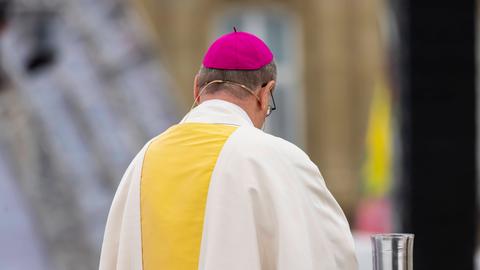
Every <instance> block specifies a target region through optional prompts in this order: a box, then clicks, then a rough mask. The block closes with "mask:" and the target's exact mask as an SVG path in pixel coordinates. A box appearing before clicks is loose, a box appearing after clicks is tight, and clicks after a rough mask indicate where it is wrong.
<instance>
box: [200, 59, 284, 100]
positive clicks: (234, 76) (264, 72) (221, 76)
mask: <svg viewBox="0 0 480 270" xmlns="http://www.w3.org/2000/svg"><path fill="white" fill-rule="evenodd" d="M276 79H277V65H276V64H275V61H273V60H272V62H270V64H267V65H265V66H263V67H261V68H259V69H255V70H236V69H235V70H228V69H214V68H206V67H204V66H203V65H202V67H200V70H199V71H198V79H197V86H198V87H199V88H202V87H204V86H205V85H206V84H207V83H209V82H211V81H213V80H222V81H230V82H235V83H239V84H243V85H245V86H246V87H248V88H250V89H252V90H253V91H255V90H256V89H257V88H258V87H260V86H265V85H266V84H267V83H268V82H269V81H271V80H276ZM232 86H234V85H231V84H222V83H214V84H211V85H210V86H208V89H205V91H207V92H209V93H214V92H216V91H220V90H229V92H230V93H232V94H233V95H234V96H235V97H238V98H244V97H246V96H248V95H249V93H248V92H247V91H245V90H243V89H238V88H239V87H232Z"/></svg>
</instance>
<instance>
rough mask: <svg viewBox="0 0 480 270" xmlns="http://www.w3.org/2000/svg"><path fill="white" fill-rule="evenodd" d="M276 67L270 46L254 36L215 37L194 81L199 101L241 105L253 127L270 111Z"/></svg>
mask: <svg viewBox="0 0 480 270" xmlns="http://www.w3.org/2000/svg"><path fill="white" fill-rule="evenodd" d="M276 77H277V68H276V65H275V61H274V60H273V54H272V53H271V51H270V49H269V48H268V47H267V45H265V43H264V42H263V41H261V40H260V39H259V38H257V37H256V36H254V35H252V34H249V33H245V32H236V31H235V32H233V33H230V34H227V35H224V36H222V37H220V38H219V39H217V40H216V41H215V42H214V43H213V44H212V45H211V46H210V48H209V49H208V51H207V53H206V54H205V57H204V60H203V65H202V66H201V68H200V70H199V72H198V74H197V75H196V76H195V82H194V98H195V100H196V101H199V102H200V103H201V102H202V101H205V100H208V99H223V100H226V101H229V102H232V103H234V104H237V105H239V106H240V107H242V108H243V109H244V110H245V111H246V112H247V114H248V115H249V117H250V119H251V120H252V122H253V123H254V125H255V126H256V127H261V126H262V125H263V123H264V122H265V118H266V116H267V114H268V112H269V110H270V106H269V100H270V96H271V95H272V94H273V90H274V88H275V81H276Z"/></svg>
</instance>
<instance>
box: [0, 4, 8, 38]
mask: <svg viewBox="0 0 480 270" xmlns="http://www.w3.org/2000/svg"><path fill="white" fill-rule="evenodd" d="M9 7H10V0H0V34H1V33H2V32H3V29H5V27H6V25H7V19H8V13H9Z"/></svg>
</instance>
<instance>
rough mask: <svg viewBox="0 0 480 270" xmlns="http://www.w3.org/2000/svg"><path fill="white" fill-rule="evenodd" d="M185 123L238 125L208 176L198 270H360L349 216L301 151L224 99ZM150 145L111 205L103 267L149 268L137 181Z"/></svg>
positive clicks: (197, 111) (212, 102)
mask: <svg viewBox="0 0 480 270" xmlns="http://www.w3.org/2000/svg"><path fill="white" fill-rule="evenodd" d="M182 122H185V123H212V124H223V125H233V126H238V128H237V129H236V130H235V131H233V133H232V134H231V135H230V136H229V137H228V139H227V140H226V141H225V143H224V145H223V147H222V148H221V151H220V152H219V155H218V158H217V159H216V164H215V167H214V169H213V172H212V173H211V179H210V183H209V186H208V196H207V198H206V205H205V214H204V218H203V228H202V232H201V245H200V247H199V256H198V269H200V270H247V269H248V270H274V269H276V270H336V269H338V270H343V269H345V270H347V269H348V270H354V269H357V260H356V257H355V252H354V244H353V239H352V235H351V233H350V228H349V225H348V223H347V220H346V218H345V215H344V214H343V212H342V209H341V208H340V206H339V205H338V203H337V202H336V201H335V199H334V198H333V196H332V194H331V193H330V192H329V191H328V189H327V187H326V185H325V182H324V180H323V178H322V176H321V174H320V171H319V170H318V168H317V166H316V165H315V164H314V163H313V162H312V161H311V160H310V159H309V157H308V156H307V155H306V154H305V153H304V152H303V151H302V150H301V149H299V148H298V147H296V146H295V145H293V144H291V143H289V142H287V141H285V140H283V139H281V138H278V137H275V136H272V135H269V134H266V133H264V132H263V131H262V130H259V129H257V128H255V127H254V126H253V124H252V122H251V120H250V119H249V117H248V115H247V114H246V112H245V111H243V110H242V109H241V108H240V107H238V106H237V105H234V104H232V103H229V102H226V101H222V100H210V101H206V102H203V103H202V104H201V105H199V106H198V107H196V108H195V109H193V110H192V111H191V112H190V113H189V114H188V115H187V116H186V117H185V118H184V120H182ZM150 142H151V141H150ZM150 142H149V143H150ZM149 143H147V145H146V146H145V147H144V148H143V149H142V150H141V151H140V153H139V154H138V155H137V156H136V157H135V159H134V160H133V162H132V163H131V164H130V166H129V167H128V169H127V171H126V173H125V175H124V177H123V178H122V180H121V183H120V185H119V188H118V190H117V193H116V195H115V198H114V200H113V203H112V207H111V210H110V214H109V216H108V221H107V226H106V230H105V236H104V242H103V247H102V254H101V259H100V269H101V270H111V269H119V270H133V269H135V270H141V269H144V268H145V267H144V265H143V264H142V230H141V228H142V224H141V222H142V217H141V210H140V209H141V200H140V182H141V180H142V166H143V162H144V156H145V152H146V151H147V150H146V149H147V148H148V145H149ZM144 270H150V269H144Z"/></svg>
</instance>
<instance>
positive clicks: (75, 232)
mask: <svg viewBox="0 0 480 270" xmlns="http://www.w3.org/2000/svg"><path fill="white" fill-rule="evenodd" d="M31 2H32V3H34V1H31ZM43 2H48V1H43ZM55 2H56V5H55V8H56V10H55V13H52V14H54V15H55V16H54V17H52V18H50V19H51V20H50V21H51V22H52V24H51V26H52V28H51V29H50V30H51V33H50V38H52V40H51V41H50V42H51V43H52V44H54V45H55V47H54V49H55V58H54V62H53V63H51V64H50V65H49V66H46V67H43V68H42V69H38V70H36V71H35V72H31V71H28V70H26V69H25V58H26V56H27V55H28V54H29V50H31V47H29V46H30V45H31V43H30V42H29V38H30V36H29V35H30V33H31V32H29V31H28V30H29V27H30V26H29V25H28V23H29V20H28V16H30V15H29V13H28V12H23V11H22V13H19V15H18V16H15V17H13V19H12V21H11V22H10V24H9V28H7V31H6V32H5V33H4V35H3V36H2V43H1V45H2V47H1V51H0V53H1V55H2V60H1V65H2V66H3V68H4V69H5V71H6V74H7V77H8V78H9V80H10V85H9V86H8V88H7V87H6V86H3V87H2V89H1V90H2V91H0V101H1V103H0V104H1V106H0V171H1V172H0V187H1V188H0V198H1V200H0V209H1V210H2V212H3V213H2V219H1V220H0V222H1V223H0V228H1V230H0V242H1V244H0V261H1V262H2V263H1V268H2V269H71V270H76V269H95V268H97V263H98V256H99V252H100V245H101V241H102V237H103V230H104V225H105V221H106V217H107V213H108V208H109V206H110V203H111V199H112V198H113V192H114V190H115V188H116V186H117V184H118V182H119V181H120V178H121V175H122V174H123V172H124V170H125V169H126V167H127V166H128V163H129V162H130V160H131V159H132V158H133V155H134V154H135V153H136V152H137V151H138V150H139V149H140V147H141V146H142V145H143V144H144V143H145V142H146V141H147V140H148V139H149V138H151V137H153V136H155V135H156V134H158V133H160V132H162V131H163V130H164V129H166V128H167V127H168V126H170V125H171V124H172V123H174V122H176V121H177V119H178V118H179V116H180V114H179V113H178V112H177V111H176V108H177V106H176V102H177V101H176V99H175V97H174V95H173V94H172V92H173V89H172V85H171V83H170V82H169V79H168V75H167V74H166V72H165V70H164V68H163V67H162V65H161V62H160V61H159V56H158V55H156V54H155V53H154V51H153V50H152V49H151V47H150V43H149V36H148V34H147V33H145V32H144V30H143V29H144V27H142V21H141V20H140V19H139V18H138V17H137V16H136V14H135V13H134V11H133V10H132V9H131V8H129V7H128V5H127V4H126V3H124V2H122V1H107V0H102V1H89V0H74V1H70V0H69V1H66V0H65V1H55ZM25 3H26V2H25ZM25 3H24V6H22V8H28V5H25ZM17 11H18V10H17ZM29 236H32V237H29ZM34 236H40V237H34ZM12 241H16V242H12ZM29 263H30V264H29Z"/></svg>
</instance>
